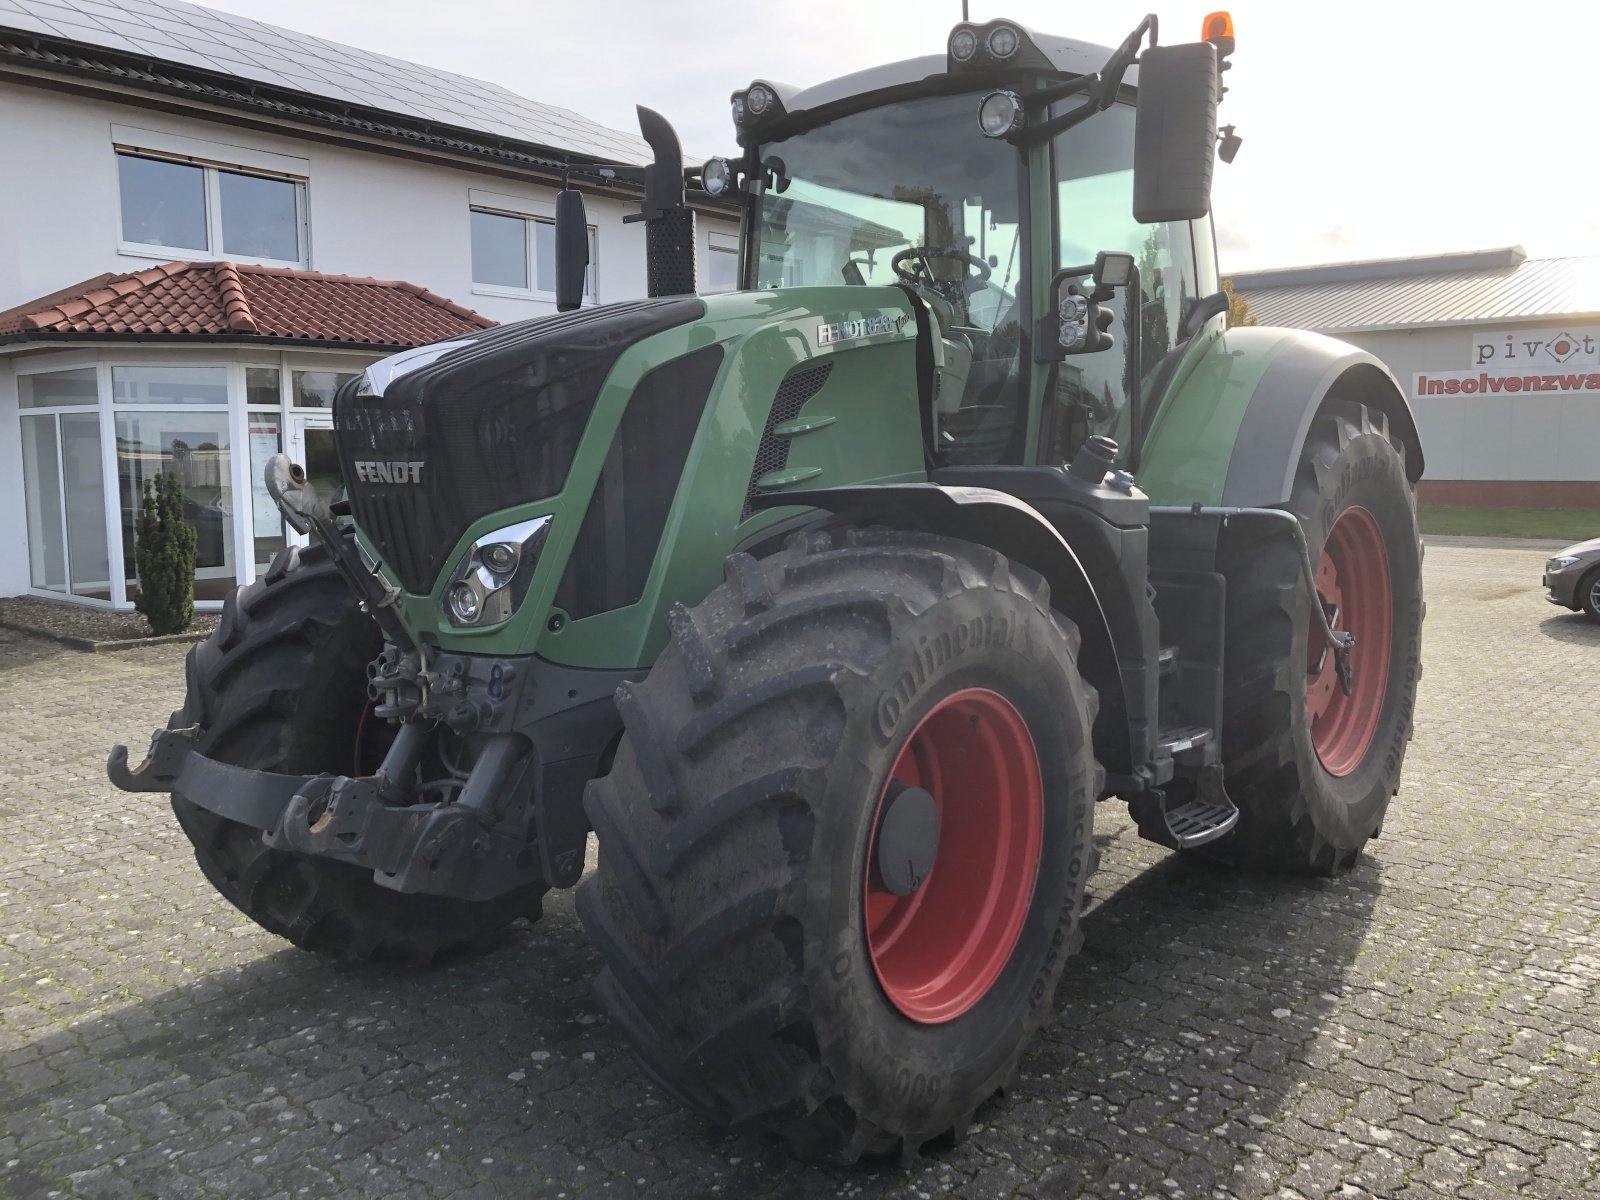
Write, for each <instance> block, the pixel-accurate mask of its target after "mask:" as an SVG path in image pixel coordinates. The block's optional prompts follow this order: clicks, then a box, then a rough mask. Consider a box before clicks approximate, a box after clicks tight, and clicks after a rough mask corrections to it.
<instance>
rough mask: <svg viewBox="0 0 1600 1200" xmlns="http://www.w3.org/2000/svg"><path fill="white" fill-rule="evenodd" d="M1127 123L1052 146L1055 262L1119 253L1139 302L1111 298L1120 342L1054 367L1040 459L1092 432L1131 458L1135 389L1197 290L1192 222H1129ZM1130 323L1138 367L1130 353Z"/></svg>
mask: <svg viewBox="0 0 1600 1200" xmlns="http://www.w3.org/2000/svg"><path fill="white" fill-rule="evenodd" d="M1069 103H1072V102H1069ZM1133 126H1134V112H1133V109H1131V108H1129V107H1127V106H1125V105H1118V106H1116V107H1114V108H1111V109H1108V110H1107V111H1106V112H1103V113H1100V114H1098V115H1096V116H1093V117H1090V118H1089V119H1088V120H1087V121H1084V122H1082V123H1081V124H1079V125H1077V126H1075V127H1074V128H1072V129H1069V130H1067V131H1066V132H1064V133H1062V134H1060V135H1058V136H1057V137H1056V139H1055V142H1054V146H1053V150H1054V171H1055V200H1056V214H1055V215H1056V231H1057V234H1056V238H1057V247H1056V250H1057V259H1056V266H1057V267H1077V266H1086V265H1088V264H1090V263H1092V262H1094V257H1095V255H1096V254H1097V253H1099V252H1100V251H1102V250H1116V251H1124V252H1126V253H1129V254H1132V255H1133V256H1134V259H1135V261H1136V262H1137V264H1138V269H1139V296H1138V300H1137V303H1135V302H1134V298H1133V295H1132V292H1133V289H1132V288H1128V289H1124V290H1123V291H1121V292H1119V293H1118V295H1117V298H1116V299H1115V300H1113V301H1111V302H1110V308H1111V311H1112V313H1113V314H1114V316H1115V320H1114V323H1113V324H1112V326H1111V330H1112V332H1113V333H1114V334H1115V335H1116V339H1117V340H1116V345H1114V346H1113V347H1112V348H1111V349H1109V350H1102V351H1100V352H1099V353H1098V354H1079V355H1074V356H1071V357H1069V358H1067V359H1066V360H1065V361H1064V362H1062V363H1061V364H1060V366H1059V368H1058V370H1057V375H1056V381H1055V387H1054V394H1053V395H1050V396H1047V397H1046V412H1047V425H1046V431H1045V432H1046V439H1047V440H1046V453H1047V456H1048V457H1047V460H1046V461H1056V462H1063V461H1067V460H1069V459H1070V458H1071V457H1072V454H1073V452H1074V451H1076V449H1077V447H1078V446H1079V445H1081V444H1082V442H1083V440H1084V439H1085V438H1086V437H1088V436H1089V435H1090V434H1094V433H1100V434H1106V435H1107V436H1110V437H1113V438H1115V439H1116V440H1117V442H1118V444H1119V445H1121V446H1122V447H1123V448H1124V453H1126V452H1127V448H1128V447H1129V446H1131V445H1132V443H1133V441H1134V436H1135V434H1134V430H1133V428H1132V419H1131V418H1132V413H1131V406H1130V404H1129V399H1130V397H1131V395H1132V393H1133V389H1134V388H1135V387H1140V388H1148V387H1149V386H1150V384H1151V383H1152V382H1153V380H1154V378H1155V375H1156V374H1157V370H1158V368H1159V366H1160V364H1161V362H1162V360H1163V359H1164V358H1165V357H1166V356H1167V355H1168V354H1170V353H1172V352H1173V347H1174V346H1175V344H1176V342H1177V337H1178V329H1179V327H1180V325H1181V323H1182V321H1183V316H1184V314H1185V313H1186V312H1187V311H1188V309H1189V306H1190V304H1192V303H1193V301H1194V299H1195V297H1196V295H1198V294H1199V292H1198V289H1197V283H1198V281H1197V277H1196V269H1195V249H1194V238H1193V235H1192V232H1191V230H1190V226H1189V223H1188V222H1186V221H1172V222H1158V223H1154V224H1149V225H1142V224H1140V223H1139V222H1137V221H1135V220H1134V219H1133ZM1133 319H1137V320H1138V322H1139V337H1138V339H1137V340H1138V343H1139V347H1138V349H1139V358H1138V362H1134V361H1133V357H1132V355H1131V353H1130V350H1131V344H1130V343H1131V342H1132V341H1133V340H1134V339H1133V338H1132V337H1130V329H1131V326H1130V323H1129V322H1130V321H1131V320H1133Z"/></svg>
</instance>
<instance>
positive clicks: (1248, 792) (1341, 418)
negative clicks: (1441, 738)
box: [1208, 403, 1423, 875]
mask: <svg viewBox="0 0 1600 1200" xmlns="http://www.w3.org/2000/svg"><path fill="white" fill-rule="evenodd" d="M1288 507H1289V508H1290V510H1291V511H1292V512H1293V513H1294V514H1295V515H1296V516H1297V517H1299V518H1300V521H1301V524H1302V526H1303V527H1304V529H1305V532H1306V540H1307V544H1308V546H1309V548H1310V551H1311V560H1312V564H1313V566H1315V567H1316V575H1317V588H1318V593H1319V597H1320V598H1321V599H1322V600H1323V602H1324V603H1325V605H1327V606H1328V607H1329V610H1330V611H1332V610H1334V609H1337V617H1336V619H1335V622H1334V623H1335V626H1336V628H1339V629H1341V630H1344V631H1347V632H1351V633H1353V634H1354V635H1355V638H1356V644H1355V648H1354V651H1353V653H1352V656H1351V657H1352V664H1353V667H1354V677H1353V687H1352V689H1351V692H1350V693H1349V694H1346V693H1345V690H1344V688H1343V686H1342V685H1341V684H1340V681H1339V680H1338V673H1337V669H1336V664H1335V660H1334V655H1333V654H1332V653H1331V652H1329V653H1327V654H1326V655H1324V654H1323V638H1322V634H1321V632H1320V629H1319V628H1317V627H1316V626H1314V618H1315V614H1314V612H1313V610H1312V608H1311V603H1312V602H1311V599H1310V596H1309V594H1308V592H1307V589H1306V586H1305V581H1304V572H1303V569H1302V566H1301V560H1300V555H1299V550H1298V549H1297V547H1296V546H1295V543H1294V540H1293V538H1292V537H1290V536H1289V535H1288V534H1286V533H1283V532H1280V531H1276V530H1272V529H1269V528H1267V527H1266V526H1264V524H1263V523H1260V522H1246V521H1240V522H1235V523H1234V525H1233V527H1232V528H1230V529H1229V530H1228V531H1226V532H1225V534H1224V538H1225V540H1224V543H1223V547H1222V555H1221V562H1222V571H1223V574H1224V575H1225V577H1226V579H1227V646H1226V651H1225V655H1226V661H1225V688H1226V691H1225V694H1224V700H1223V708H1224V721H1223V735H1222V755H1223V762H1224V765H1225V769H1226V784H1227V788H1228V792H1229V794H1230V796H1231V797H1232V799H1233V801H1234V803H1235V804H1236V805H1238V807H1239V810H1240V817H1239V823H1238V825H1237V826H1236V828H1235V831H1234V833H1233V834H1232V835H1230V836H1229V837H1228V838H1227V839H1225V840H1223V841H1221V842H1218V843H1215V844H1214V846H1213V847H1208V852H1209V853H1211V854H1213V855H1215V856H1220V857H1223V858H1226V859H1229V860H1231V861H1235V862H1239V863H1242V864H1247V865H1251V866H1257V867H1264V868H1269V869H1277V870H1287V871H1296V872H1306V873H1311V874H1321V875H1330V874H1333V873H1335V872H1337V871H1340V870H1343V869H1345V868H1348V867H1350V866H1352V865H1353V864H1354V863H1355V861H1356V858H1357V857H1358V856H1359V855H1360V853H1361V849H1362V847H1363V846H1365V845H1366V843H1367V840H1368V839H1369V838H1372V837H1376V836H1377V834H1378V832H1379V830H1380V829H1381V828H1382V826H1383V820H1384V816H1385V813H1386V812H1387V810H1388V806H1389V799H1390V797H1391V796H1392V795H1394V794H1395V792H1396V791H1398V790H1399V787H1400V771H1401V767H1402V765H1403V764H1404V762H1405V755H1406V748H1407V745H1408V743H1409V742H1410V740H1411V731H1412V723H1411V722H1412V708H1413V705H1414V703H1415V700H1416V692H1417V681H1418V680H1419V679H1420V678H1421V674H1422V665H1421V654H1422V615H1423V603H1422V548H1421V542H1420V540H1419V539H1418V537H1417V521H1416V492H1415V489H1414V487H1413V486H1412V484H1411V483H1410V481H1409V480H1407V478H1406V472H1405V446H1404V443H1402V442H1401V441H1400V440H1399V439H1397V438H1394V437H1392V436H1391V435H1390V433H1389V427H1388V422H1387V419H1386V418H1385V416H1384V414H1383V413H1382V412H1380V411H1378V410H1376V409H1371V408H1367V407H1365V406H1363V405H1359V404H1351V403H1340V404H1332V405H1329V406H1326V407H1325V408H1324V409H1323V411H1322V412H1321V413H1319V414H1318V416H1317V418H1316V420H1315V422H1314V423H1313V425H1312V428H1311V431H1310V433H1309V435H1308V437H1307V440H1306V446H1305V450H1304V452H1303V454H1302V456H1301V460H1300V466H1299V470H1298V472H1297V474H1296V476H1295V483H1294V493H1293V498H1292V500H1291V502H1290V504H1289V506H1288Z"/></svg>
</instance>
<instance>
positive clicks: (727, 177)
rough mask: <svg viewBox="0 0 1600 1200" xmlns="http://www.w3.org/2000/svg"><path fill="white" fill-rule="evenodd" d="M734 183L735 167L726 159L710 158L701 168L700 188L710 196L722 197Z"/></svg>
mask: <svg viewBox="0 0 1600 1200" xmlns="http://www.w3.org/2000/svg"><path fill="white" fill-rule="evenodd" d="M732 183H733V167H732V166H730V165H729V163H728V160H727V159H725V158H708V159H706V165H705V166H703V167H701V168H700V186H701V187H702V188H704V189H705V193H706V195H708V196H720V195H722V193H723V192H725V191H727V190H728V187H729V185H730V184H732Z"/></svg>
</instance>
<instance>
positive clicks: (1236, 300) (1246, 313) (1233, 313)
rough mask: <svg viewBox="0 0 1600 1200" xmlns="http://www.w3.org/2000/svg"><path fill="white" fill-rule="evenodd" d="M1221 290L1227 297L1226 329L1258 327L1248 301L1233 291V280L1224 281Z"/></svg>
mask: <svg viewBox="0 0 1600 1200" xmlns="http://www.w3.org/2000/svg"><path fill="white" fill-rule="evenodd" d="M1222 290H1223V291H1224V292H1226V293H1227V296H1228V328H1229V329H1234V328H1236V327H1238V326H1240V325H1259V324H1261V322H1260V321H1258V320H1256V318H1255V315H1254V314H1253V313H1251V311H1250V301H1248V300H1246V299H1245V298H1244V297H1243V296H1241V295H1239V293H1238V292H1236V291H1234V290H1233V280H1231V279H1224V280H1223V281H1222Z"/></svg>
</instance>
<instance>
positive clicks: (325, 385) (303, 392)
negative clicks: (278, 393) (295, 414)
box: [289, 371, 361, 408]
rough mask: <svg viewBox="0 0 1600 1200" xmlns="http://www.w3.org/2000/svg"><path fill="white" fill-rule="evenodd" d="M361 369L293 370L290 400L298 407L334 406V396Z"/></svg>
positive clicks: (290, 376) (290, 382)
mask: <svg viewBox="0 0 1600 1200" xmlns="http://www.w3.org/2000/svg"><path fill="white" fill-rule="evenodd" d="M360 373H361V372H359V371H291V372H290V373H289V397H290V399H289V402H290V403H291V404H293V405H294V406H295V407H296V408H332V407H333V396H334V393H335V392H337V391H338V390H339V389H340V388H342V387H343V386H344V385H345V384H347V383H349V382H350V381H351V380H352V379H354V378H355V377H356V376H357V375H359V374H360Z"/></svg>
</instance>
